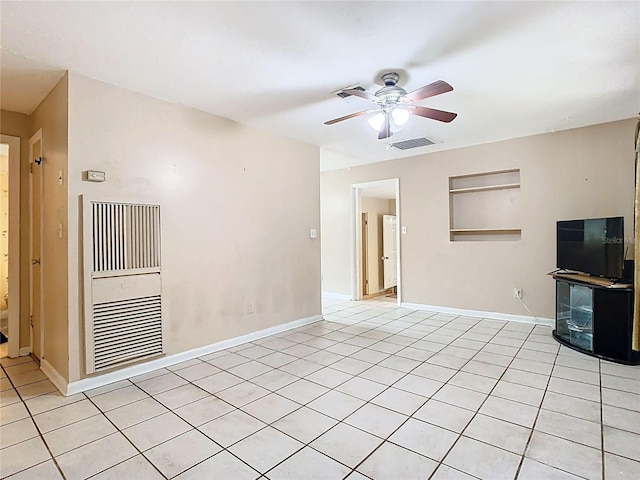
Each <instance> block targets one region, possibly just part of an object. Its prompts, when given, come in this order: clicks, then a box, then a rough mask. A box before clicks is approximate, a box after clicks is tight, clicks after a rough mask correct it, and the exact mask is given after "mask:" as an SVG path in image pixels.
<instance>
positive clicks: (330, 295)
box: [322, 292, 351, 302]
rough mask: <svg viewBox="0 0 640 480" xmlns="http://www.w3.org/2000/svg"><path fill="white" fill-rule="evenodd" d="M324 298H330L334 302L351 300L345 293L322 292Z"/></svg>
mask: <svg viewBox="0 0 640 480" xmlns="http://www.w3.org/2000/svg"><path fill="white" fill-rule="evenodd" d="M322 297H323V298H330V299H332V300H344V301H347V302H348V301H350V300H351V295H345V294H343V293H333V292H322Z"/></svg>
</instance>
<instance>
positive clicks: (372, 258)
mask: <svg viewBox="0 0 640 480" xmlns="http://www.w3.org/2000/svg"><path fill="white" fill-rule="evenodd" d="M399 200H400V182H399V179H398V178H392V179H387V180H380V181H376V182H367V183H359V184H354V185H352V186H351V205H352V214H351V221H352V222H351V223H352V228H351V231H352V254H351V259H352V262H351V263H352V265H351V267H352V268H351V280H352V282H351V283H352V286H351V297H352V300H364V299H369V298H381V299H391V298H392V300H391V301H395V302H396V303H397V304H398V306H400V304H401V299H402V296H401V274H400V272H401V261H400V231H399V230H400V229H399V228H397V226H398V225H400V222H399V219H400V201H399ZM385 230H386V234H385Z"/></svg>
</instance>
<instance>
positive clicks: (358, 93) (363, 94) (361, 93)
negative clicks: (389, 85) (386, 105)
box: [342, 88, 378, 102]
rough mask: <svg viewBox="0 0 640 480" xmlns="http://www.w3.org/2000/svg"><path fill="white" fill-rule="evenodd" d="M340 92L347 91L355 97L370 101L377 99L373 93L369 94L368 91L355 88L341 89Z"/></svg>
mask: <svg viewBox="0 0 640 480" xmlns="http://www.w3.org/2000/svg"><path fill="white" fill-rule="evenodd" d="M342 92H343V93H348V94H349V95H353V96H355V97H360V98H364V99H365V100H369V101H371V102H375V101H377V100H378V99H377V97H376V96H375V95H371V94H370V93H369V92H364V91H362V90H355V89H351V88H350V89H347V90H342Z"/></svg>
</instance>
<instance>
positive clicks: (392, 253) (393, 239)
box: [382, 215, 398, 289]
mask: <svg viewBox="0 0 640 480" xmlns="http://www.w3.org/2000/svg"><path fill="white" fill-rule="evenodd" d="M396 230H397V219H396V216H395V215H383V216H382V252H383V253H382V261H383V272H384V273H383V275H384V276H383V280H384V288H385V289H387V288H392V287H395V286H396V285H398V242H397V232H396Z"/></svg>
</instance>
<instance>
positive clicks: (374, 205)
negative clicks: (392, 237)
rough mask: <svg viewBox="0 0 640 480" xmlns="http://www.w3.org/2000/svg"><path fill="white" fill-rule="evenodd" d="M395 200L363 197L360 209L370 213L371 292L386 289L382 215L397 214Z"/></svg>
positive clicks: (369, 263)
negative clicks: (383, 262) (383, 263)
mask: <svg viewBox="0 0 640 480" xmlns="http://www.w3.org/2000/svg"><path fill="white" fill-rule="evenodd" d="M395 203H396V202H395V200H387V199H384V198H375V197H364V196H363V197H361V198H360V210H361V211H362V212H367V213H368V214H369V217H368V218H369V225H368V227H369V228H368V232H367V237H368V245H367V248H368V250H367V264H368V267H369V294H374V293H379V292H382V291H383V290H384V275H383V265H382V254H383V251H382V216H383V215H394V214H395Z"/></svg>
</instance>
